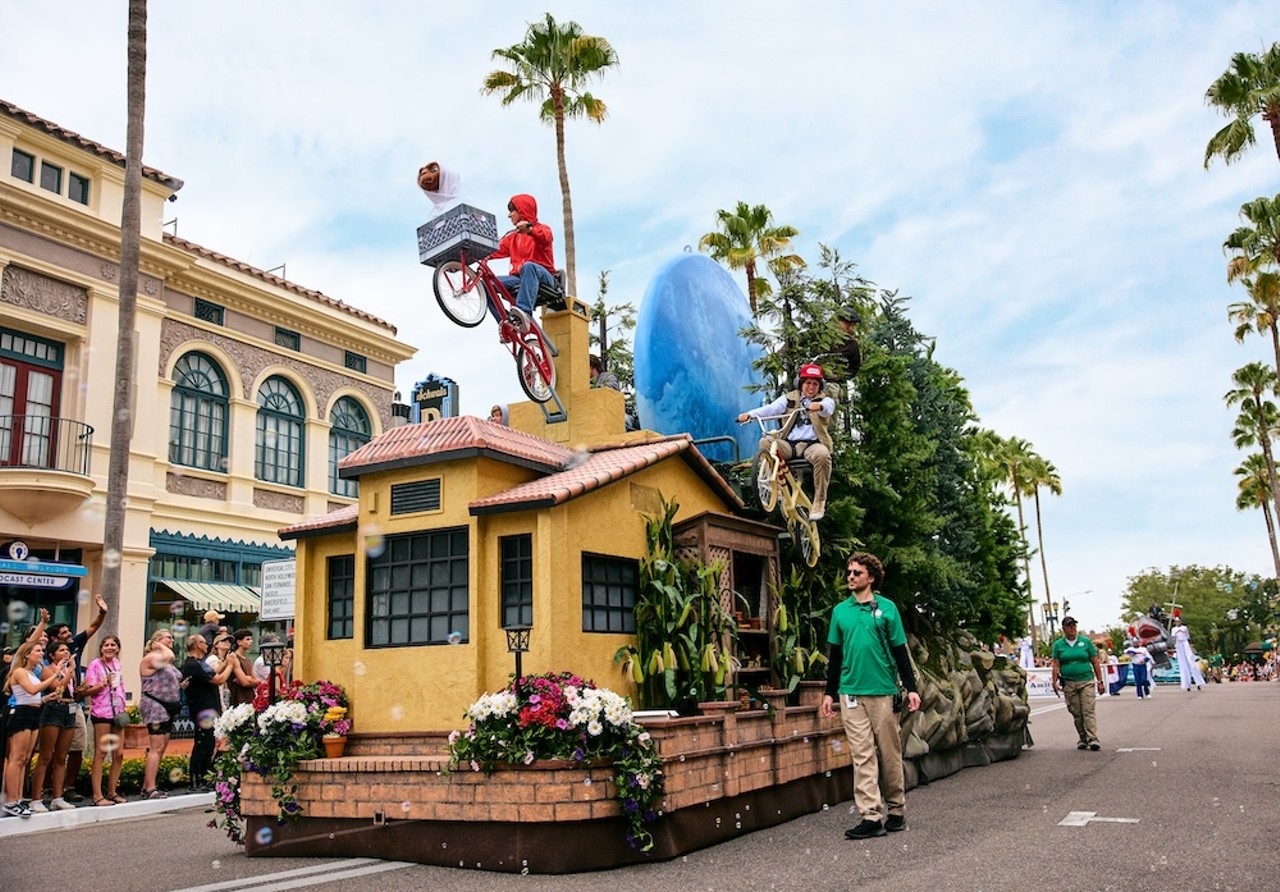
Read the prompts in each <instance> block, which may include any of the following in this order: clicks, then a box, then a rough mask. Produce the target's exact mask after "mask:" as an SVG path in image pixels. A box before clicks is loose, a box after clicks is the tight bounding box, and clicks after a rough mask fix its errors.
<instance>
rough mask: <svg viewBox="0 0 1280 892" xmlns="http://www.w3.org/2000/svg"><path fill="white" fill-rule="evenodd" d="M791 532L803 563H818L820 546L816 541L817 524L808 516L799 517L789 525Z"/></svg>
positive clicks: (810, 564)
mask: <svg viewBox="0 0 1280 892" xmlns="http://www.w3.org/2000/svg"><path fill="white" fill-rule="evenodd" d="M791 532H792V535H794V536H795V541H796V547H797V548H799V549H800V556H801V557H802V558H804V562H805V564H806V565H808V566H810V567H812V566H814V565H815V564H816V563H818V557H819V550H820V547H821V546H820V545H819V543H818V525H817V524H816V523H814V522H813V521H812V520H810V519H809V518H808V517H804V518H800V519H797V520H796V522H795V523H794V524H792V525H791Z"/></svg>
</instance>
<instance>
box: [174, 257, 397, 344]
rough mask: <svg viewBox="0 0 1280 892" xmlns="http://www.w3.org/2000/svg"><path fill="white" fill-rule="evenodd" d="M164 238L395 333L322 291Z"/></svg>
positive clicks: (366, 314)
mask: <svg viewBox="0 0 1280 892" xmlns="http://www.w3.org/2000/svg"><path fill="white" fill-rule="evenodd" d="M164 240H165V241H166V242H168V243H169V244H171V245H173V246H174V247H175V248H181V249H182V250H184V251H190V252H191V253H192V254H198V255H199V256H201V257H206V258H208V259H209V260H212V261H214V262H215V263H221V264H222V265H223V266H229V267H231V268H232V269H236V270H239V271H240V272H242V273H247V274H248V275H251V276H253V277H254V278H255V279H261V280H262V281H264V282H269V283H270V284H272V285H275V286H277V287H279V288H283V289H284V290H285V291H292V292H293V293H294V294H298V295H301V296H302V297H309V298H311V299H312V300H314V301H317V302H319V303H322V304H327V305H328V306H331V307H334V308H336V309H339V310H342V311H343V312H345V313H350V314H351V315H352V316H355V317H357V318H359V319H364V320H366V321H368V322H372V323H374V324H375V325H379V326H381V327H383V328H385V329H387V330H388V331H390V332H391V333H392V334H393V335H394V334H395V333H396V327H395V326H394V325H392V324H391V323H390V322H387V321H386V320H383V319H379V318H378V317H377V316H375V315H373V314H372V313H367V312H365V311H364V310H361V309H359V308H357V307H353V306H351V305H350V304H345V303H343V302H342V301H340V300H337V299H335V298H332V297H330V296H329V295H327V294H324V293H323V292H320V291H316V290H315V289H313V288H304V287H303V286H301V285H299V284H297V283H295V282H290V281H289V280H288V279H282V278H280V277H279V276H275V275H272V274H271V273H269V272H266V271H265V270H261V269H258V268H257V267H256V266H252V265H251V264H248V263H245V262H244V261H243V260H236V259H235V258H234V257H228V256H227V255H226V254H220V253H218V252H217V251H215V250H213V249H212V248H206V247H204V246H203V245H197V244H196V243H195V242H192V241H188V240H187V239H184V238H179V237H178V236H176V235H171V234H170V233H168V232H166V233H165V234H164Z"/></svg>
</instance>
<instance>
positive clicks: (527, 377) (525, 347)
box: [516, 332, 556, 403]
mask: <svg viewBox="0 0 1280 892" xmlns="http://www.w3.org/2000/svg"><path fill="white" fill-rule="evenodd" d="M516 371H517V373H518V374H519V376H520V387H521V388H523V389H524V392H525V393H526V394H527V395H528V397H529V399H531V400H533V401H534V402H535V403H545V402H546V401H547V400H549V399H551V394H552V393H553V392H554V391H555V387H556V364H555V362H554V361H553V360H552V359H551V353H550V351H549V350H547V349H546V345H545V344H543V343H542V338H540V337H538V334H537V332H529V333H528V334H527V335H525V336H524V340H523V341H521V342H520V343H519V344H517V345H516Z"/></svg>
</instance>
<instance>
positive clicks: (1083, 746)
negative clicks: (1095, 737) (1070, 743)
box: [1076, 741, 1089, 750]
mask: <svg viewBox="0 0 1280 892" xmlns="http://www.w3.org/2000/svg"><path fill="white" fill-rule="evenodd" d="M1088 748H1089V744H1087V743H1085V742H1084V741H1081V742H1080V743H1077V744H1076V749H1078V750H1087V749H1088Z"/></svg>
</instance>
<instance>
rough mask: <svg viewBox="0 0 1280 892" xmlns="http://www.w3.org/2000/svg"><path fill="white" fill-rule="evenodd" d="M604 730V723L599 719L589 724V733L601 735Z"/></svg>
mask: <svg viewBox="0 0 1280 892" xmlns="http://www.w3.org/2000/svg"><path fill="white" fill-rule="evenodd" d="M602 731H604V725H602V724H600V723H599V722H598V721H593V722H591V723H590V724H589V725H587V733H588V734H590V735H591V736H592V737H599V736H600V734H601V732H602Z"/></svg>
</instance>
